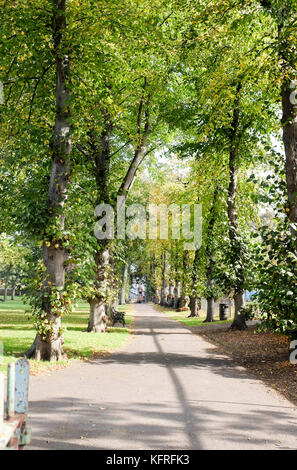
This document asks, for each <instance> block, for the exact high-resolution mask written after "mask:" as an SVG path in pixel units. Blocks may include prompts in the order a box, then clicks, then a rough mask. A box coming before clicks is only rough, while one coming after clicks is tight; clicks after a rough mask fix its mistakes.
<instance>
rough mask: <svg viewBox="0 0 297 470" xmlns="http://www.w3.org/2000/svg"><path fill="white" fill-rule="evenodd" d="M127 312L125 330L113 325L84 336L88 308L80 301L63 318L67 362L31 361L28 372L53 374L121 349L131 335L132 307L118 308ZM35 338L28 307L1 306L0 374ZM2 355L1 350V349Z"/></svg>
mask: <svg viewBox="0 0 297 470" xmlns="http://www.w3.org/2000/svg"><path fill="white" fill-rule="evenodd" d="M119 310H120V311H125V312H126V323H127V327H126V328H120V327H119V326H118V325H116V326H115V327H114V328H111V327H109V328H108V332H106V333H87V331H86V330H87V326H88V319H89V305H88V304H87V303H84V302H79V305H78V307H77V308H76V309H75V311H74V312H73V313H72V314H71V315H68V316H65V317H64V318H63V327H64V328H65V333H64V339H65V343H64V351H65V353H66V354H67V358H68V359H67V360H65V361H60V362H58V363H56V364H54V365H53V364H50V363H48V362H36V361H33V360H30V365H31V372H32V373H39V372H42V371H47V370H48V371H52V370H55V369H57V368H60V367H65V366H66V365H67V364H68V363H69V361H71V360H75V359H89V358H91V357H92V356H94V355H95V356H96V355H100V354H106V353H109V352H112V351H113V350H115V349H118V348H121V347H122V346H123V345H124V344H125V342H126V341H127V340H128V338H129V336H130V334H131V328H130V327H131V322H132V313H133V305H125V306H121V307H119ZM34 338H35V330H34V327H33V318H32V316H31V313H30V307H28V306H27V305H25V304H24V303H23V302H22V301H21V299H16V300H15V301H11V300H10V301H7V302H5V303H0V342H2V344H3V348H4V355H3V357H0V371H1V372H3V371H4V372H5V371H6V369H7V364H8V363H9V362H15V361H16V360H17V359H18V357H20V356H21V355H22V354H23V353H24V351H26V350H27V349H28V348H29V347H30V346H31V344H32V343H33V341H34ZM0 352H1V349H0Z"/></svg>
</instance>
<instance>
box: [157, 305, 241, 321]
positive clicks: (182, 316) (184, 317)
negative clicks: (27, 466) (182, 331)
mask: <svg viewBox="0 0 297 470" xmlns="http://www.w3.org/2000/svg"><path fill="white" fill-rule="evenodd" d="M154 308H156V309H157V310H159V311H161V312H164V313H166V315H168V316H169V317H170V318H171V319H172V320H176V321H179V322H180V323H182V324H183V325H186V326H202V325H210V326H211V325H218V324H220V323H221V324H224V323H230V322H231V321H232V319H231V318H230V319H228V320H223V321H222V320H220V319H219V317H218V316H215V317H214V320H215V321H214V322H212V323H204V320H205V318H206V314H205V312H203V311H201V310H200V313H199V315H200V316H199V317H194V318H193V317H190V318H188V317H189V315H190V309H188V310H186V311H184V312H177V311H176V310H173V309H171V308H167V307H162V306H160V305H154Z"/></svg>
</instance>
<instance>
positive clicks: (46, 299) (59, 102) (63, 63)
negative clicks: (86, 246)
mask: <svg viewBox="0 0 297 470" xmlns="http://www.w3.org/2000/svg"><path fill="white" fill-rule="evenodd" d="M52 26H53V40H54V50H53V54H54V56H55V61H56V119H55V126H54V130H53V137H52V142H51V148H52V167H51V177H50V186H49V193H48V209H49V213H50V214H51V217H50V223H53V225H55V226H56V227H58V229H59V231H61V232H63V230H64V210H63V206H64V203H65V201H66V198H67V184H68V181H69V172H70V156H71V149H72V140H71V124H70V89H69V78H70V71H69V56H68V55H67V54H66V53H65V52H64V50H63V48H64V44H63V42H64V36H65V33H66V0H53V22H52ZM49 243H50V244H49ZM49 243H44V245H43V259H44V265H45V267H46V273H45V276H44V280H43V298H42V307H43V311H44V313H45V318H46V320H47V321H48V324H49V325H51V331H50V332H47V333H46V334H38V337H37V341H36V360H46V361H55V360H60V359H62V356H63V349H62V345H63V338H62V335H61V316H60V315H58V314H56V313H53V308H52V304H51V300H50V296H51V294H52V288H53V287H55V288H57V289H59V290H63V288H64V285H65V261H66V252H65V248H64V247H63V240H60V239H50V240H49Z"/></svg>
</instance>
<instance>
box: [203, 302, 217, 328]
mask: <svg viewBox="0 0 297 470" xmlns="http://www.w3.org/2000/svg"><path fill="white" fill-rule="evenodd" d="M214 314H215V299H214V297H208V298H207V312H206V319H205V320H204V322H205V323H211V322H213V321H214Z"/></svg>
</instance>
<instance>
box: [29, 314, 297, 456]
mask: <svg viewBox="0 0 297 470" xmlns="http://www.w3.org/2000/svg"><path fill="white" fill-rule="evenodd" d="M135 332H136V335H135V336H134V337H133V339H132V340H131V341H130V343H129V344H128V345H127V346H126V348H125V349H123V350H121V351H120V352H116V353H115V354H113V355H111V356H110V357H108V358H105V359H97V360H94V361H92V362H90V363H78V364H76V365H73V366H71V367H69V368H68V369H66V370H62V371H59V372H57V373H53V374H52V375H51V376H49V377H48V376H40V377H33V378H32V381H31V392H30V395H31V396H30V400H31V402H30V418H31V425H32V428H33V429H32V430H33V441H32V445H31V446H30V447H29V449H50V450H53V449H70V450H71V449H127V450H128V449H148V450H150V449H164V450H165V449H296V448H297V409H296V408H295V407H294V406H293V405H292V404H291V403H290V402H288V401H286V400H285V399H283V398H281V397H280V396H279V395H277V394H276V392H274V391H273V390H270V389H268V388H266V387H265V386H264V385H263V384H262V383H261V382H259V381H258V380H255V379H253V378H251V376H250V375H249V374H248V373H247V372H246V371H245V370H244V369H242V368H240V367H238V366H236V365H234V363H233V362H232V361H231V359H229V358H228V357H226V356H223V355H219V354H218V353H217V352H216V348H215V347H214V346H212V345H211V344H209V343H207V342H206V341H205V340H204V339H203V338H201V337H200V336H198V335H194V334H193V333H191V332H190V331H189V330H188V329H187V328H185V327H183V326H182V325H180V324H179V323H177V322H175V321H173V320H170V319H168V318H167V317H166V316H165V315H164V314H162V313H160V312H157V311H155V310H154V309H153V308H152V307H151V306H149V305H137V306H136V318H135Z"/></svg>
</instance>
